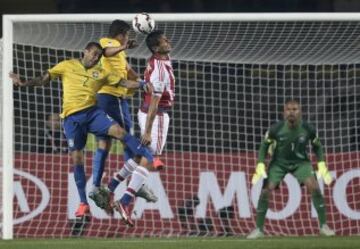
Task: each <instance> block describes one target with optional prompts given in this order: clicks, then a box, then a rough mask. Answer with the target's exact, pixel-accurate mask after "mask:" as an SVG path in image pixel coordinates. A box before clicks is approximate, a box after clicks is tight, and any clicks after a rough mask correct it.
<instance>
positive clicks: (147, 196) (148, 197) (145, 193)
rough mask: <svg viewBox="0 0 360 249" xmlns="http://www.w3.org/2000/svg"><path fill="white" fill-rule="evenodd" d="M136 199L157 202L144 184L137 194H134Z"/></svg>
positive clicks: (155, 197)
mask: <svg viewBox="0 0 360 249" xmlns="http://www.w3.org/2000/svg"><path fill="white" fill-rule="evenodd" d="M135 196H136V197H141V198H143V199H145V200H146V201H147V202H154V203H155V202H157V201H158V198H157V196H156V195H155V194H154V192H153V191H152V190H151V189H150V188H149V187H148V186H146V185H145V184H144V185H142V186H141V188H140V189H139V191H138V192H136V194H135Z"/></svg>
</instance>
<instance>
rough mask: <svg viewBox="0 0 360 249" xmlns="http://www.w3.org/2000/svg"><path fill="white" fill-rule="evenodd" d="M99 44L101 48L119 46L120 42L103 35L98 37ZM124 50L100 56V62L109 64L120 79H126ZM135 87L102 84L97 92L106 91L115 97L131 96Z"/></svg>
mask: <svg viewBox="0 0 360 249" xmlns="http://www.w3.org/2000/svg"><path fill="white" fill-rule="evenodd" d="M100 45H101V47H102V48H111V47H119V46H121V44H120V42H119V41H118V40H116V39H112V38H108V37H104V38H101V39H100ZM126 57H127V56H126V53H125V51H121V52H119V53H117V54H116V55H114V56H111V57H105V56H103V57H102V58H101V62H102V63H105V64H107V63H108V64H110V65H111V66H112V68H113V69H114V70H115V71H116V73H117V74H119V76H120V77H121V78H122V79H127V76H128V75H127V60H126ZM135 91H136V90H135V89H128V88H126V87H122V86H110V85H104V86H103V87H102V88H101V89H100V90H99V93H106V94H110V95H113V96H116V97H132V96H133V95H134V93H135Z"/></svg>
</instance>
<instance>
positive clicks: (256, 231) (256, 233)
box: [246, 228, 264, 239]
mask: <svg viewBox="0 0 360 249" xmlns="http://www.w3.org/2000/svg"><path fill="white" fill-rule="evenodd" d="M262 237H264V233H263V232H262V231H261V230H260V228H255V229H254V230H252V232H251V233H249V235H248V236H246V238H247V239H258V238H262Z"/></svg>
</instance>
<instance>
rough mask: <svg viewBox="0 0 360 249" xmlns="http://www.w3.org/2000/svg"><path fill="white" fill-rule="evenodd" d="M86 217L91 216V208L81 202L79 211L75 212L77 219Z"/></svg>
mask: <svg viewBox="0 0 360 249" xmlns="http://www.w3.org/2000/svg"><path fill="white" fill-rule="evenodd" d="M84 216H90V206H89V204H86V203H83V202H81V203H80V205H79V207H78V209H77V210H76V212H75V217H76V218H82V217H84Z"/></svg>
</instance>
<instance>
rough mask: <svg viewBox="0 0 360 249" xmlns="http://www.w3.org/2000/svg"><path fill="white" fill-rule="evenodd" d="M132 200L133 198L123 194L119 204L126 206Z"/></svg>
mask: <svg viewBox="0 0 360 249" xmlns="http://www.w3.org/2000/svg"><path fill="white" fill-rule="evenodd" d="M133 198H134V197H133V196H132V195H131V194H129V193H127V192H125V194H124V195H123V196H122V197H121V199H120V202H121V204H123V205H125V206H128V205H129V204H130V202H131V201H132V199H133Z"/></svg>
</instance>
